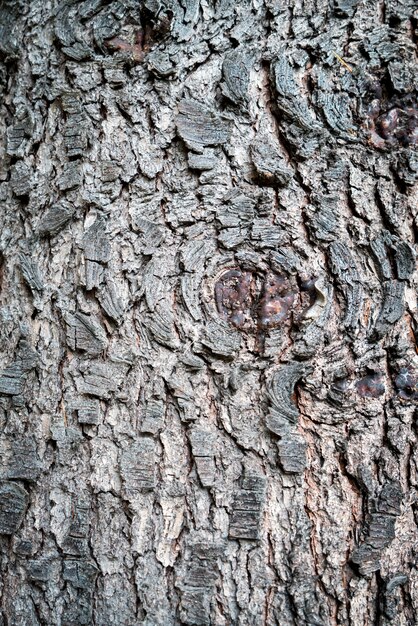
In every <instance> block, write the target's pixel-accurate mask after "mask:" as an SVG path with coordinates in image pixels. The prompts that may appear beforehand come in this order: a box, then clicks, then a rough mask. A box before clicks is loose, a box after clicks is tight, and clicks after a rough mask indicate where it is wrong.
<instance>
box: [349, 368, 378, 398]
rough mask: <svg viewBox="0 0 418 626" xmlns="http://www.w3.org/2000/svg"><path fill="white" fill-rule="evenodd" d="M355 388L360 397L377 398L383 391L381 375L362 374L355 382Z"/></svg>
mask: <svg viewBox="0 0 418 626" xmlns="http://www.w3.org/2000/svg"><path fill="white" fill-rule="evenodd" d="M356 389H357V393H358V394H359V395H360V396H361V397H362V398H378V397H379V396H382V395H383V394H384V393H385V385H384V384H383V376H382V375H381V374H377V373H376V374H370V375H369V376H364V378H361V379H360V380H358V381H357V382H356Z"/></svg>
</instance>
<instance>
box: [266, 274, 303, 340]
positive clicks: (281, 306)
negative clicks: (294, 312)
mask: <svg viewBox="0 0 418 626" xmlns="http://www.w3.org/2000/svg"><path fill="white" fill-rule="evenodd" d="M295 295H296V294H295V293H294V292H292V291H290V290H289V285H288V282H287V280H286V279H285V277H284V276H279V275H277V274H273V273H271V274H269V275H268V276H267V278H266V281H265V283H264V288H263V291H262V296H261V300H260V303H259V306H258V323H259V326H260V327H261V328H263V329H269V328H275V327H276V326H279V325H280V324H281V323H282V322H283V321H284V320H285V319H287V318H288V317H289V314H290V310H291V308H292V305H293V303H294V301H295Z"/></svg>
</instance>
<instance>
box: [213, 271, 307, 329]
mask: <svg viewBox="0 0 418 626" xmlns="http://www.w3.org/2000/svg"><path fill="white" fill-rule="evenodd" d="M257 283H258V284H257ZM295 298H296V291H292V290H291V288H290V285H289V282H288V279H287V278H286V277H285V276H281V275H279V274H275V273H273V272H269V273H268V275H267V276H266V278H265V279H264V280H263V279H262V278H261V277H259V279H258V281H257V276H256V274H255V272H251V271H249V270H241V269H239V268H236V269H231V270H228V271H227V272H225V273H224V274H223V275H222V276H221V277H220V279H219V280H218V282H217V283H216V285H215V301H216V306H217V309H218V312H219V314H220V315H221V317H222V318H223V319H225V320H227V321H228V322H230V323H231V324H233V325H234V326H236V327H237V328H240V329H241V330H245V331H247V332H249V331H251V332H258V331H259V330H261V331H266V330H269V329H271V328H276V327H277V326H279V325H280V324H282V323H283V322H284V321H285V320H287V319H288V318H289V315H290V312H291V309H292V306H293V305H294V302H295Z"/></svg>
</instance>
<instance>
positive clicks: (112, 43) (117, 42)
mask: <svg viewBox="0 0 418 626" xmlns="http://www.w3.org/2000/svg"><path fill="white" fill-rule="evenodd" d="M143 43H144V36H143V33H142V31H140V30H138V31H136V32H135V33H134V37H133V41H131V42H129V41H126V39H123V38H122V37H113V38H112V39H108V40H107V41H105V46H106V47H107V48H109V50H111V51H114V52H124V53H125V54H126V55H128V56H129V57H130V59H132V60H133V61H135V62H137V63H138V62H139V61H142V59H143V58H144V49H143Z"/></svg>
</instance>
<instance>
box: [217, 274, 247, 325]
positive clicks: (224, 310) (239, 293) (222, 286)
mask: <svg viewBox="0 0 418 626" xmlns="http://www.w3.org/2000/svg"><path fill="white" fill-rule="evenodd" d="M253 292H254V277H253V274H252V273H251V272H246V271H241V270H239V269H234V270H229V271H228V272H226V273H225V274H224V275H223V276H222V277H221V278H220V279H219V280H218V282H217V283H216V285H215V299H216V306H217V308H218V312H219V314H220V315H221V317H223V318H224V319H226V320H228V322H230V323H231V324H233V325H234V326H236V327H237V328H241V329H248V328H250V327H251V326H252V325H253V320H252V318H251V307H252V304H253V297H254V293H253Z"/></svg>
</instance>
